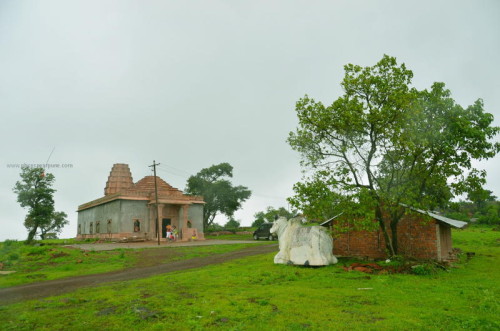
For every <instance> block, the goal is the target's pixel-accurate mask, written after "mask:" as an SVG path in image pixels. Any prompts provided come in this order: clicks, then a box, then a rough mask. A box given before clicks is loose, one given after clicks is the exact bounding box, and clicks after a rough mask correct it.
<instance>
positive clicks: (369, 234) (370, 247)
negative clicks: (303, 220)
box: [322, 208, 467, 261]
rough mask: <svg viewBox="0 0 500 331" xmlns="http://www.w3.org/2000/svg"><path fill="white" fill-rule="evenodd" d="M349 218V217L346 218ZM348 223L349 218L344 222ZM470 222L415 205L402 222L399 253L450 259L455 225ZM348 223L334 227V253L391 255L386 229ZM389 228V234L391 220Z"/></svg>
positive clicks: (328, 223)
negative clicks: (361, 227) (359, 227)
mask: <svg viewBox="0 0 500 331" xmlns="http://www.w3.org/2000/svg"><path fill="white" fill-rule="evenodd" d="M341 217H342V216H341V215H339V216H337V217H334V218H332V219H330V220H328V221H326V222H324V223H322V225H323V226H332V225H334V224H336V223H338V221H339V220H341ZM344 221H345V220H344ZM343 223H345V222H343ZM466 225H467V223H466V222H461V221H457V220H453V219H450V218H447V217H444V216H441V215H438V214H435V213H431V212H427V211H423V210H419V209H413V208H411V210H410V211H409V212H408V213H407V214H405V215H404V216H403V217H402V219H401V220H400V221H399V223H398V254H399V255H402V256H404V257H407V258H414V259H421V260H437V261H446V260H452V259H454V258H455V256H454V254H453V248H452V240H451V228H458V229H460V228H464V227H465V226H466ZM353 228H354V227H353V225H352V224H348V225H347V228H346V229H345V232H344V231H335V230H333V229H334V227H332V231H333V237H334V242H333V254H334V255H335V256H351V257H360V258H366V259H386V258H387V257H388V254H387V249H386V245H385V239H384V235H383V233H382V230H380V228H379V227H377V230H373V231H366V230H363V231H356V230H353ZM386 228H387V231H388V234H389V236H391V231H390V227H389V223H388V222H387V224H386Z"/></svg>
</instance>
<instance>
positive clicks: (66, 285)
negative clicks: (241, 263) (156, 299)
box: [0, 244, 278, 305]
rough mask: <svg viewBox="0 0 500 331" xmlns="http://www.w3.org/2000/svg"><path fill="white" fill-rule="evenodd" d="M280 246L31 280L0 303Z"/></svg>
mask: <svg viewBox="0 0 500 331" xmlns="http://www.w3.org/2000/svg"><path fill="white" fill-rule="evenodd" d="M277 250H278V245H277V244H272V245H256V246H253V247H248V248H245V249H242V250H239V251H234V252H229V253H224V254H219V255H214V256H206V257H202V258H194V259H189V260H182V261H176V262H171V263H168V264H160V265H154V266H148V267H136V268H130V269H125V270H120V271H114V272H109V273H104V274H95V275H86V276H79V277H71V278H65V279H56V280H50V281H46V282H39V283H32V284H26V285H21V286H15V287H9V288H4V289H0V304H2V305H3V304H10V303H14V302H17V301H21V300H30V299H40V298H44V297H49V296H54V295H60V294H63V293H67V292H71V291H74V290H77V289H79V288H81V287H89V286H98V285H101V284H104V283H109V282H118V281H127V280H132V279H138V278H145V277H150V276H154V275H158V274H163V273H168V272H173V271H179V270H187V269H194V268H200V267H204V266H207V265H210V264H218V263H223V262H227V261H231V260H234V259H239V258H242V257H247V256H252V255H258V254H264V253H270V252H274V251H277Z"/></svg>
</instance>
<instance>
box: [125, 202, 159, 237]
mask: <svg viewBox="0 0 500 331" xmlns="http://www.w3.org/2000/svg"><path fill="white" fill-rule="evenodd" d="M136 219H137V220H139V221H140V223H141V226H140V231H139V234H137V233H134V235H137V236H141V237H142V236H144V233H150V232H151V229H150V228H149V227H150V222H149V208H148V204H147V201H134V200H121V213H120V222H119V223H120V232H123V233H129V232H130V233H132V232H134V220H136Z"/></svg>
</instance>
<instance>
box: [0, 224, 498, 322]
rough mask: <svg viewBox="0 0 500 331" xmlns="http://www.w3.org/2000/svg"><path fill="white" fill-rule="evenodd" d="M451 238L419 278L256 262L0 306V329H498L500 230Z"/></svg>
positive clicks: (258, 258)
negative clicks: (450, 255) (448, 259)
mask: <svg viewBox="0 0 500 331" xmlns="http://www.w3.org/2000/svg"><path fill="white" fill-rule="evenodd" d="M453 239H454V247H458V248H460V249H462V250H463V252H464V254H463V255H462V256H461V258H460V261H458V262H457V263H454V265H453V266H452V267H450V268H448V269H447V270H443V269H439V268H437V269H433V270H432V272H429V273H427V274H425V275H423V274H421V275H416V274H379V275H376V274H365V273H361V272H357V271H350V272H348V271H345V270H344V269H343V268H342V267H343V266H344V265H345V264H347V263H350V262H352V260H342V259H341V260H340V262H339V264H337V265H333V266H328V267H322V268H305V267H294V266H286V265H275V264H273V255H274V254H265V255H260V256H253V257H248V258H243V259H239V260H233V261H232V262H228V263H224V264H219V265H211V266H208V267H203V268H199V269H191V270H188V271H180V272H175V273H168V274H163V275H159V276H155V277H150V278H146V279H141V280H134V281H127V282H120V283H110V284H107V285H105V286H99V287H96V288H83V289H80V290H78V291H76V292H72V293H68V294H65V295H61V296H57V297H49V298H45V299H41V300H32V301H26V302H19V303H15V304H11V305H5V306H1V307H0V321H2V329H4V330H97V329H105V330H123V329H144V330H498V329H500V317H499V316H500V309H499V308H500V303H499V299H498V298H499V294H500V293H499V277H498V275H499V272H500V268H499V262H500V232H498V231H493V230H492V229H491V228H484V227H481V228H475V227H472V228H470V229H466V230H458V231H454V232H453ZM212 247H214V246H212ZM191 248H192V247H190V249H191ZM466 252H475V256H473V257H472V258H467V257H466V254H465V253H466ZM80 254H81V253H80ZM119 254H120V253H118V255H119ZM117 258H119V257H117Z"/></svg>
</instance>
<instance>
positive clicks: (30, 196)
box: [13, 167, 68, 243]
mask: <svg viewBox="0 0 500 331" xmlns="http://www.w3.org/2000/svg"><path fill="white" fill-rule="evenodd" d="M54 180H55V178H54V175H52V174H50V173H47V174H46V173H45V170H44V169H43V168H29V167H23V168H22V169H21V180H20V181H18V182H16V185H15V186H14V189H13V190H14V193H16V194H17V202H19V204H20V205H21V207H23V208H26V209H27V210H28V214H27V215H26V217H25V220H24V226H25V227H26V229H28V238H27V240H26V241H27V243H31V242H32V241H33V238H34V237H35V235H36V233H37V231H38V230H40V232H41V237H42V239H43V238H44V237H45V235H46V234H47V233H48V232H56V233H57V232H60V231H61V229H62V227H63V226H64V225H66V224H68V221H67V219H66V217H67V215H66V213H64V212H56V211H55V210H54V198H53V195H54V193H55V191H56V190H55V189H53V188H52V185H53V184H54Z"/></svg>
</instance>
